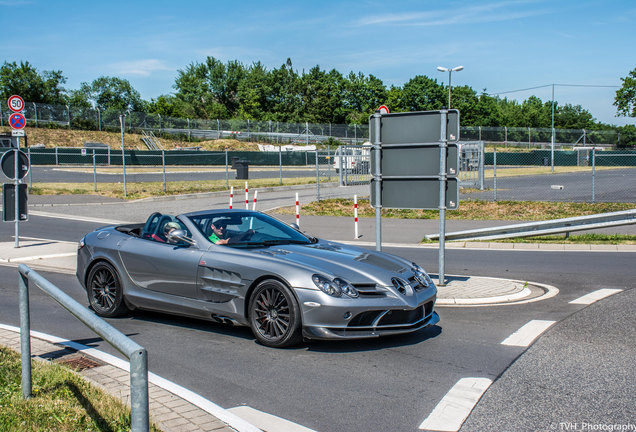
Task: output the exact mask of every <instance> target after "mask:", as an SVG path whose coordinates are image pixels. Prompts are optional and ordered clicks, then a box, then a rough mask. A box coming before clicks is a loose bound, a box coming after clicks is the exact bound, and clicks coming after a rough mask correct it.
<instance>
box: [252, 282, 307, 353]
mask: <svg viewBox="0 0 636 432" xmlns="http://www.w3.org/2000/svg"><path fill="white" fill-rule="evenodd" d="M249 317H250V326H251V327H252V332H253V333H254V336H256V339H258V341H259V342H261V343H262V344H263V345H267V346H270V347H275V348H281V347H286V346H291V345H296V344H298V343H300V341H301V340H302V334H301V319H300V309H299V307H298V302H297V301H296V298H295V297H294V295H293V294H292V293H291V291H290V290H289V288H287V286H285V285H284V284H283V283H281V282H279V281H277V280H265V281H263V282H261V283H260V284H258V286H257V287H256V289H255V290H254V293H253V294H252V297H251V300H250V308H249Z"/></svg>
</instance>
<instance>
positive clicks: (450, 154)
mask: <svg viewBox="0 0 636 432" xmlns="http://www.w3.org/2000/svg"><path fill="white" fill-rule="evenodd" d="M439 152H440V148H439V146H427V147H386V148H382V167H381V171H380V172H381V173H382V176H383V177H389V176H409V177H419V176H434V177H435V178H436V179H437V178H438V177H439ZM458 165H459V152H458V151H457V144H449V145H448V148H447V149H446V175H448V176H449V177H455V176H457V167H458ZM371 174H375V152H374V151H371Z"/></svg>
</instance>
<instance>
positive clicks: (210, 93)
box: [174, 57, 246, 119]
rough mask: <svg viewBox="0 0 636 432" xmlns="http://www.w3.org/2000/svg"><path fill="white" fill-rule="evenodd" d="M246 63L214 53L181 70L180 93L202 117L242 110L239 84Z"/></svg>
mask: <svg viewBox="0 0 636 432" xmlns="http://www.w3.org/2000/svg"><path fill="white" fill-rule="evenodd" d="M245 73H246V72H245V67H244V66H243V65H242V64H241V63H240V62H239V61H237V60H232V61H228V62H227V64H223V63H222V62H221V61H219V60H217V59H215V58H214V57H207V58H206V60H205V62H204V63H192V64H190V65H188V67H187V68H186V69H185V70H179V74H178V76H177V79H176V81H175V85H174V87H175V89H176V90H177V93H176V96H177V98H179V99H181V100H182V101H184V102H186V103H187V104H189V105H191V106H192V108H193V110H194V112H195V113H196V116H197V117H199V118H207V119H210V118H223V119H225V118H230V117H232V116H234V115H237V114H238V108H239V105H240V103H239V98H238V87H239V84H240V82H241V80H242V79H243V78H244V77H245Z"/></svg>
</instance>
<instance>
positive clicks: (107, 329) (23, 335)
mask: <svg viewBox="0 0 636 432" xmlns="http://www.w3.org/2000/svg"><path fill="white" fill-rule="evenodd" d="M18 271H19V276H18V285H19V291H20V293H19V295H20V348H21V355H22V397H23V398H24V399H29V398H30V397H31V395H32V381H31V337H30V336H31V318H30V311H29V281H31V282H33V283H34V284H35V285H37V286H38V287H39V288H40V289H41V290H42V291H44V292H45V293H46V294H48V295H49V296H50V297H52V298H53V299H54V300H55V301H57V302H58V303H59V304H60V305H62V306H63V307H64V308H65V309H66V310H68V311H69V312H70V313H71V314H73V315H74V316H75V317H76V318H78V319H79V320H80V321H82V322H83V323H84V324H85V325H86V326H87V327H89V328H90V329H91V330H93V331H94V332H95V333H97V334H98V335H99V336H101V337H102V338H103V339H104V340H105V341H106V342H108V343H109V344H111V345H112V346H113V347H114V348H116V349H117V350H118V351H119V352H121V353H122V354H123V355H125V356H126V357H128V359H129V360H130V424H131V431H133V432H148V430H149V427H150V422H149V421H150V416H149V407H148V353H147V351H146V349H145V348H144V347H142V346H140V345H139V344H137V343H136V342H134V341H133V340H132V339H130V338H129V337H127V336H126V335H124V334H123V333H121V332H120V331H119V330H117V329H116V328H114V327H113V326H111V325H110V324H108V323H107V322H106V321H104V320H103V319H101V318H99V317H98V316H97V315H95V314H93V313H91V312H89V310H88V309H87V308H85V307H84V306H82V305H81V304H79V303H78V302H77V301H75V300H73V299H72V298H71V297H70V296H69V295H68V294H66V293H65V292H64V291H62V290H61V289H59V288H58V287H56V286H55V285H53V284H52V283H51V282H49V281H48V280H46V279H45V278H44V277H42V276H41V275H39V274H38V273H37V272H35V271H34V270H32V269H31V268H29V267H28V266H26V265H24V264H20V265H19V266H18Z"/></svg>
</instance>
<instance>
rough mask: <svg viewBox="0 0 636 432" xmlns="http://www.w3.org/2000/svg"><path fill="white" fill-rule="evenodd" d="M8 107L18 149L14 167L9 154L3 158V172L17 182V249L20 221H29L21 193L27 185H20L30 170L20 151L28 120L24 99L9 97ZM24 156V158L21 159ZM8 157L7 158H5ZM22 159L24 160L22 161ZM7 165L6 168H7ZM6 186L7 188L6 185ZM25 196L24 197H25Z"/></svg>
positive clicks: (14, 152)
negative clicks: (21, 208) (23, 111)
mask: <svg viewBox="0 0 636 432" xmlns="http://www.w3.org/2000/svg"><path fill="white" fill-rule="evenodd" d="M7 105H8V106H9V109H10V110H11V111H13V114H11V115H10V116H9V125H10V126H11V129H12V131H11V135H12V136H15V137H16V148H15V149H13V150H12V151H11V153H12V157H13V167H10V165H11V160H10V159H11V156H7V153H9V152H7V153H5V154H4V155H3V157H2V170H3V172H4V174H5V175H6V176H7V177H8V178H10V179H12V180H14V181H15V183H14V197H15V199H14V201H13V204H14V205H15V207H14V212H13V213H14V217H13V220H14V221H15V246H14V247H16V248H19V247H20V235H19V228H18V227H19V225H20V220H21V219H24V220H27V211H26V208H27V207H26V200H27V196H26V194H22V193H21V189H24V190H26V185H20V179H21V178H23V177H24V176H25V175H26V173H27V171H28V170H29V162H28V159H27V161H26V163H25V162H24V157H26V156H25V155H24V153H22V152H21V151H20V137H21V136H24V127H25V126H26V118H25V117H24V115H23V114H22V110H23V109H24V99H22V98H21V97H20V96H18V95H13V96H11V97H9V99H8V100H7ZM21 156H22V158H21ZM5 157H6V158H5ZM21 159H22V160H21ZM5 165H6V166H5ZM11 168H13V172H12V173H11V172H10V171H11ZM5 186H7V185H6V184H5ZM20 186H25V187H23V188H20ZM8 189H10V188H6V187H3V196H4V195H8ZM23 195H24V197H23ZM7 198H8V197H7V196H4V199H3V201H4V204H3V209H4V210H3V213H4V214H5V218H4V219H5V220H6V221H9V220H8V219H7V215H6V213H7V206H6V204H7ZM21 202H22V203H23V204H24V206H23V207H24V214H22V212H21V211H20V203H21Z"/></svg>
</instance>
